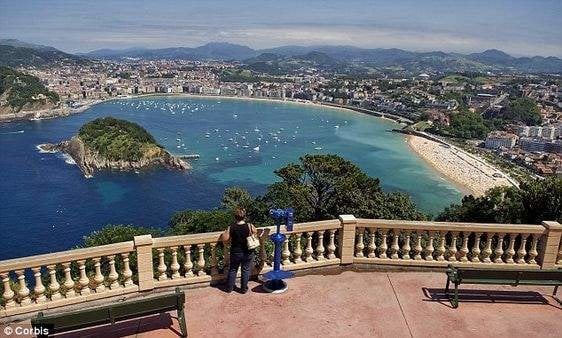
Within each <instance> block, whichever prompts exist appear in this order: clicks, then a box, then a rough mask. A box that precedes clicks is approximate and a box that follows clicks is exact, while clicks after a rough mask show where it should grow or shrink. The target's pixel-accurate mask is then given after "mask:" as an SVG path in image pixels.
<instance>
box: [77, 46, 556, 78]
mask: <svg viewBox="0 0 562 338" xmlns="http://www.w3.org/2000/svg"><path fill="white" fill-rule="evenodd" d="M312 52H315V53H318V54H316V59H318V58H320V57H321V56H320V54H323V55H324V56H322V58H324V60H325V61H326V62H327V63H329V64H334V63H349V62H360V63H365V64H367V65H371V66H373V67H396V66H398V67H403V68H405V69H409V70H414V69H420V70H423V69H435V70H441V71H486V70H512V71H520V72H536V73H562V59H559V58H557V57H542V56H534V57H520V58H516V57H513V56H511V55H509V54H506V53H504V52H502V51H499V50H495V49H490V50H486V51H484V52H482V53H472V54H459V53H445V52H439V51H436V52H411V51H406V50H402V49H397V48H389V49H384V48H375V49H366V48H359V47H353V46H308V47H305V46H281V47H276V48H268V49H252V48H249V47H247V46H242V45H236V44H231V43H219V42H213V43H208V44H206V45H203V46H200V47H196V48H189V47H174V48H163V49H143V48H134V49H124V50H114V49H101V50H95V51H92V52H89V53H85V54H80V55H81V56H84V57H87V58H99V59H119V58H142V59H184V60H212V59H217V60H238V61H245V63H249V64H252V63H255V62H272V61H274V59H276V60H279V59H280V58H295V57H298V58H302V57H303V56H306V55H309V54H310V53H312ZM317 61H318V60H317ZM254 68H255V67H254Z"/></svg>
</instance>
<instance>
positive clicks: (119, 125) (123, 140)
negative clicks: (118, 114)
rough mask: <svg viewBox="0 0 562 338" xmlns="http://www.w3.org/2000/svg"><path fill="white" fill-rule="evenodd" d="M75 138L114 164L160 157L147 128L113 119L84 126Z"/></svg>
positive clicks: (160, 148) (158, 149)
mask: <svg viewBox="0 0 562 338" xmlns="http://www.w3.org/2000/svg"><path fill="white" fill-rule="evenodd" d="M78 136H79V137H80V139H81V140H82V141H83V142H84V144H85V145H86V146H87V147H89V148H91V149H92V150H95V151H97V152H98V153H99V154H100V155H102V156H104V157H105V158H107V159H109V160H113V161H121V160H123V161H138V160H140V159H141V158H143V157H144V158H150V157H152V156H157V155H159V154H160V152H161V150H162V147H161V146H160V145H159V144H158V143H156V140H155V139H154V137H152V135H150V134H149V133H148V132H147V131H146V129H144V128H143V127H141V126H139V125H138V124H136V123H133V122H129V121H125V120H119V119H116V118H113V117H104V118H98V119H95V120H93V121H90V122H88V123H86V124H84V125H83V126H82V127H81V128H80V130H79V132H78Z"/></svg>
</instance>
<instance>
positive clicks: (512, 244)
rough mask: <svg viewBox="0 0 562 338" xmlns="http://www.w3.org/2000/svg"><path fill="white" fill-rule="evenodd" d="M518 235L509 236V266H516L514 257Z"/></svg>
mask: <svg viewBox="0 0 562 338" xmlns="http://www.w3.org/2000/svg"><path fill="white" fill-rule="evenodd" d="M516 237H517V234H509V245H508V248H507V251H506V252H505V262H506V263H508V264H515V261H514V260H513V256H515V238H516Z"/></svg>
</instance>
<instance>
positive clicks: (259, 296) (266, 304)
mask: <svg viewBox="0 0 562 338" xmlns="http://www.w3.org/2000/svg"><path fill="white" fill-rule="evenodd" d="M289 286H290V287H289V291H288V292H287V293H285V294H281V295H271V294H265V293H262V291H261V288H260V286H259V284H258V283H256V282H251V285H250V287H251V291H250V292H249V293H248V294H245V295H242V294H238V293H232V294H227V293H224V292H222V291H221V290H219V289H217V288H214V287H206V288H199V289H191V290H186V298H187V303H186V307H187V313H186V315H187V327H188V333H189V336H190V337H267V338H273V337H393V338H400V337H430V336H449V337H471V338H474V337H560V332H562V320H561V319H562V306H561V305H560V304H559V303H558V302H557V301H556V300H555V299H554V298H553V297H552V296H551V294H552V288H550V287H522V286H520V287H516V288H514V287H510V286H494V285H492V286H482V285H478V286H471V285H467V286H463V287H462V293H461V303H460V306H459V308H458V309H452V308H451V306H450V304H449V302H448V301H447V300H446V299H445V298H444V296H443V288H444V286H445V274H444V273H442V272H439V273H438V272H353V271H346V272H343V273H341V274H337V275H326V276H323V275H308V276H302V277H297V278H294V279H292V280H290V281H289ZM558 297H559V298H560V295H559V296H558ZM175 316H176V315H175V313H171V314H165V315H161V316H155V317H149V318H144V319H141V320H132V321H129V322H126V323H119V324H117V325H115V326H114V327H113V328H107V327H105V328H94V329H90V330H87V331H82V332H81V334H80V336H81V337H94V336H95V337H97V336H103V337H105V338H107V337H113V336H131V337H177V332H179V329H178V323H177V321H176V318H175ZM66 337H72V335H66Z"/></svg>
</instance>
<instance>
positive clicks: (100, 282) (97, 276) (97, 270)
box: [94, 257, 105, 292]
mask: <svg viewBox="0 0 562 338" xmlns="http://www.w3.org/2000/svg"><path fill="white" fill-rule="evenodd" d="M100 261H101V257H96V258H94V269H95V276H94V282H96V292H103V291H105V285H103V280H104V277H103V275H102V274H101V263H100Z"/></svg>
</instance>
